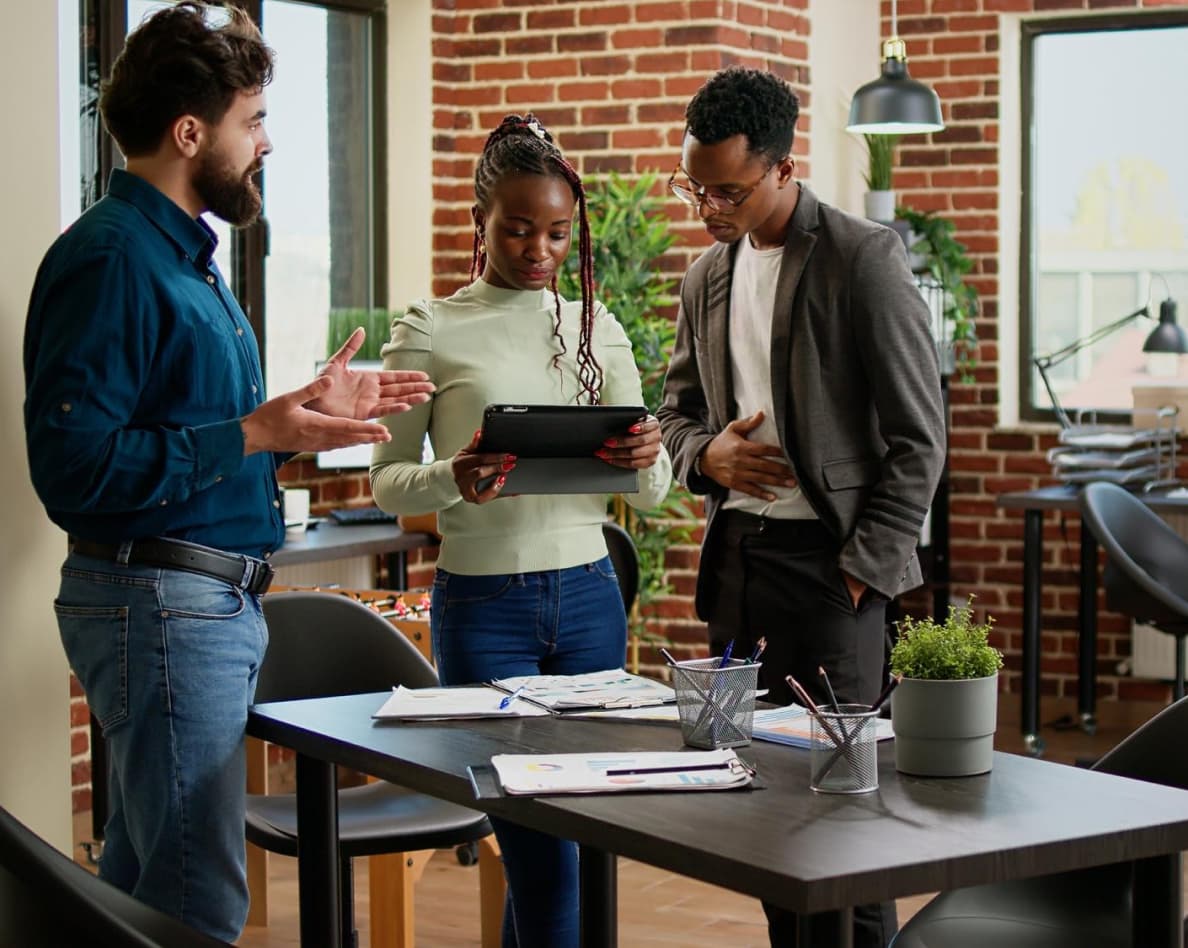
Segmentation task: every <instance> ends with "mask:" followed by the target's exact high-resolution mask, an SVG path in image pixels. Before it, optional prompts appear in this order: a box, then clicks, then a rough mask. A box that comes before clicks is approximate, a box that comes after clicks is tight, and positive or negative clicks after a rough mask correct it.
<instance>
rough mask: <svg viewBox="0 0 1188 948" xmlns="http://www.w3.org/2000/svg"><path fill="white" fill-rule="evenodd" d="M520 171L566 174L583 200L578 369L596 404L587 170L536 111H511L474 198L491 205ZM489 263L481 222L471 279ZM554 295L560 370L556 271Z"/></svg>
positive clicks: (487, 154) (478, 174) (478, 170)
mask: <svg viewBox="0 0 1188 948" xmlns="http://www.w3.org/2000/svg"><path fill="white" fill-rule="evenodd" d="M517 174H521V175H522V174H535V175H544V176H550V177H553V176H555V177H561V178H563V179H565V181H566V182H568V184H569V186H570V188H571V189H572V190H573V197H574V200H575V201H576V202H577V205H578V254H579V261H580V275H581V287H582V321H581V331H580V333H579V334H578V351H577V371H578V381H579V383H580V384H581V386H582V392H584V393H585V395H586V397H587V398H588V399H589V403H590V404H591V405H597V404H598V401H599V394H600V389H601V388H602V378H603V376H602V366H600V365H599V364H598V360H597V359H596V358H595V357H594V348H593V336H594V255H593V250H592V248H591V246H590V224H589V221H588V220H587V218H586V190H585V188H583V187H582V179H581V176H580V175H579V174H578V173H577V171H576V170H575V169H574V167H573V165H571V164H570V163H569V162H568V161H566V160H565V157H564V156H563V155H562V154H561V151H560V149H558V148H557V146H556V145H555V144H553V136H552V135H550V134H549V133H548V131H547V130H546V129H545V127H544V126H543V125H541V124H540V122H539V121H537V119H536V117H535V116H534V115H533V114H532V113H531V112H529V113H528V114H526V115H507V116H505V117H504V119H503V121H502V122H500V123H499V127H498V128H496V129H495V130H494V131H493V132H491V134H490V135H489V136H488V137H487V142H486V144H485V145H483V151H482V154H481V155H479V160H478V164H477V165H476V166H475V169H474V199H475V204H476V205H477V206H478V208H479V209H480V210H481V211H484V212H486V211H488V210H489V209H490V207H491V202H492V198H493V195H494V191H495V188H496V186H497V185H498V184H499V182H500V181H502V180H503V179H504V178H506V177H508V176H511V175H517ZM486 266H487V254H486V249H485V246H484V241H483V231H482V228H481V227H480V226H479V225H478V223H477V222H476V223H475V227H474V252H473V254H472V256H471V260H470V279H471V281H472V282H473V281H474V280H475V279H476V278H477V277H478V276H479V275H480V274H481V273H482V272H483V270H484V269H486ZM552 289H553V301H554V303H555V306H556V309H555V311H554V316H553V336H554V338H556V340H557V342H558V344H559V345H560V347H561V351H560V352H559V353H558V354H557V355H555V356H553V367H554V368H556V369H557V370H558V371H560V366H561V357H562V356H563V355H565V353H566V351H567V350H566V348H565V340H564V339H563V338H562V336H561V296H560V294H559V293H558V292H557V278H556V276H554V277H553V285H552Z"/></svg>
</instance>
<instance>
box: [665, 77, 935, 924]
mask: <svg viewBox="0 0 1188 948" xmlns="http://www.w3.org/2000/svg"><path fill="white" fill-rule="evenodd" d="M798 111H799V109H798V102H797V99H796V96H795V94H794V93H793V92H792V90H791V89H790V88H789V87H788V85H787V84H786V83H785V82H784V81H783V80H781V79H779V78H777V77H776V76H773V75H771V74H770V73H766V72H761V71H758V70H751V69H742V68H738V67H732V68H729V69H726V70H723V71H722V72H719V73H718V74H716V75H715V76H714V77H713V78H711V79H710V80H709V81H708V82H707V83H706V84H705V85H704V86H703V87H702V88H701V90H700V91H698V93H697V94H696V95H695V96H694V97H693V100H692V101H691V102H690V104H689V107H688V109H687V111H686V132H685V138H684V143H683V146H682V149H681V162H680V164H679V165H678V167H677V170H676V171H675V172H674V174H673V177H672V179H671V180H670V182H669V185H670V187H671V188H672V190H673V192H674V194H676V196H677V197H679V198H680V199H681V200H683V201H684V202H685V203H687V204H689V205H690V206H692V207H694V208H695V209H696V210H697V213H698V215H699V217H700V218H701V220H702V221H703V223H704V224H705V227H706V230H707V231H708V232H709V234H710V235H711V236H712V237H713V238H714V240H715V241H716V243H715V244H714V245H713V246H711V247H710V248H709V249H708V250H707V251H706V252H705V253H704V254H702V256H701V257H699V258H698V259H697V260H696V261H695V262H694V263H693V265H692V266H691V267H690V269H689V272H688V274H687V275H686V277H685V279H684V282H683V284H682V286H681V298H680V312H679V314H678V317H677V338H676V345H675V348H674V351H673V356H672V361H671V364H670V366H669V370H668V376H667V379H666V381H665V387H664V403H663V406H662V407H661V408H660V410H659V411H658V413H657V415H658V417H659V419H660V424H661V426H662V429H663V437H664V444H665V446H666V447H667V448H668V452H669V454H670V455H671V457H672V460H673V468H674V471H675V473H676V475H677V477H678V479H679V480H680V481H681V482H682V483H683V484H685V486H686V487H688V488H689V490H691V491H692V492H694V493H697V494H705V495H706V498H707V499H706V520H707V523H706V530H705V538H704V541H703V543H702V551H701V568H700V572H699V574H698V579H697V596H696V607H697V614H698V616H700V617H701V618H702V619H704V620H706V621H707V622H708V624H709V635H710V644H711V649H712V651H714V652H715V654H720V653H721V652H722V651H723V649H724V648H725V646H726V643H728V642H733V643H734V654H735V655H736V656H741V657H745V656H746V655H747V654H748V653H750V652H751V651H753V650H754V648H755V646H756V644H757V642H758V639H759V638H760V637H761V636H762V637H765V638H766V640H767V649H766V651H765V652H764V654H763V658H762V662H763V667H762V670H761V672H762V677H763V684H764V685H765V686H766V687H767V688H769V689H770V700H773V701H777V702H779V703H782V704H787V703H790V702H791V700H792V692H791V689H790V688H789V687H788V686H787V684H786V683H785V680H784V679H785V676H786V675H789V674H791V675H793V676H794V677H795V678H797V679H798V680H799V682H800V683H801V684H802V685H803V686H804V687H805V688H806V689H807V690H808V691H809V692H810V693H811V694H812V695H813V696H814V700H816V701H818V702H821V703H824V702H826V701H827V694H826V692H825V690H824V688H823V686H822V681H821V679H820V677H819V676H818V669H819V668H823V669H825V670H826V671H827V673H828V675H829V677H830V679H831V682H832V685H833V688H834V690H835V691H836V694H837V698H838V700H839V701H841V702H858V703H864V704H869V703H870V702H872V701H873V700H874V699H875V697H876V696H877V695H878V692H879V691H880V690H881V688H882V685H883V683H884V680H885V672H884V661H885V654H886V652H885V649H886V641H887V637H886V632H885V629H884V624H885V618H886V617H885V607H886V603H887V601H888V600H889V599H890V598H892V597H894V596H896V595H897V594H898V593H900V592H903V591H905V590H908V589H911V588H913V587H914V586H918V585H919V584H920V582H921V576H920V567H919V563H918V561H917V559H916V545H917V541H918V540H919V537H920V531H921V528H922V526H923V523H924V518H925V515H926V514H927V512H928V508H929V505H930V504H931V502H932V495H933V491H934V490H935V488H936V482H937V479H938V478H939V476H940V472H941V468H942V466H943V464H944V456H945V425H944V417H943V411H942V403H941V395H940V379H939V373H938V369H937V359H936V348H935V344H934V342H933V340H932V337H931V334H930V332H929V314H928V310H927V307H926V306H925V304H924V301H923V299H922V297H921V295H920V293H919V291H918V290H917V288H916V286H915V284H914V282H913V280H912V275H911V272H910V271H909V269H908V265H907V256H906V253H905V251H904V247H903V243H902V241H901V240H900V238H899V237H898V235H897V234H895V232H894V231H892V230H890V229H889V228H886V227H883V226H882V225H880V224H875V223H872V222H870V221H867V220H864V219H861V218H858V217H854V216H852V215H849V214H846V213H843V212H842V211H839V210H837V209H836V208H833V207H830V206H829V205H827V204H824V203H822V202H820V201H818V200H817V198H816V196H815V195H813V193H812V192H811V191H809V190H808V189H807V188H806V187H804V186H803V185H801V184H799V183H798V182H797V181H796V180H795V179H794V177H793V174H794V171H795V162H794V160H793V158H792V156H791V150H792V137H793V131H794V128H795V125H796V118H797V115H798ZM764 909H765V911H766V912H767V916H768V923H769V932H770V936H771V941H772V945H773V946H776V945H792V944H796V943H797V942H796V928H797V924H798V920H797V918H796V916H795V915H793V914H791V913H788V912H785V911H783V910H780V909H777V908H775V907H774V906H768V905H764ZM838 917H839V916H837V915H835V914H834V915H825V916H815V917H813V918H812V919H809V920H801V923H803V924H805V925H806V926H807V927H808V930H809V931H811V938H810V940H809V942H808V943H809V944H812V945H832V944H835V943H836V942H837V940H838V939H837V936H838V934H839V932H838V931H837V925H838V921H837V919H838ZM894 931H895V907H894V904H893V903H892V904H889V905H883V906H864V907H859V909H857V910H856V911H855V941H854V944H855V945H856V946H883V945H886V944H887V942H888V941H889V939H890V938H891V936H892V934H894ZM800 944H802V945H803V944H805V942H804V941H801V942H800Z"/></svg>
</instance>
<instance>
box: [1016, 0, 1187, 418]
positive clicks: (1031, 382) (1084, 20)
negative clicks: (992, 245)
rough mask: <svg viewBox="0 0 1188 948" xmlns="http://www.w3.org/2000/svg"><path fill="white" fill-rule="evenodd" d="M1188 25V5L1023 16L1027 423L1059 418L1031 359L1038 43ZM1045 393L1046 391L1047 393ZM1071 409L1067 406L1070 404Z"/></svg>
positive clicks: (1022, 354)
mask: <svg viewBox="0 0 1188 948" xmlns="http://www.w3.org/2000/svg"><path fill="white" fill-rule="evenodd" d="M1168 27H1188V10H1185V9H1170V10H1155V11H1112V12H1110V13H1106V14H1102V15H1099V16H1076V17H1053V18H1047V19H1035V20H1024V21H1023V22H1022V24H1021V27H1020V40H1021V46H1022V49H1021V58H1020V67H1021V68H1020V72H1021V78H1022V82H1021V84H1020V86H1021V89H1020V98H1021V102H1020V114H1021V118H1022V125H1021V128H1022V132H1023V134H1022V135H1021V136H1020V148H1021V155H1020V165H1021V171H1022V175H1021V185H1022V186H1021V188H1020V223H1021V224H1022V227H1021V228H1020V241H1019V325H1018V340H1019V352H1018V369H1019V383H1018V384H1019V419H1020V420H1021V421H1026V422H1052V423H1056V422H1057V421H1058V419H1057V417H1056V410H1055V409H1054V408H1042V407H1039V406H1037V405H1036V404H1035V402H1036V401H1037V400H1039V399H1037V397H1036V396H1037V393H1043V386H1042V385H1041V384H1037V382H1036V379H1035V365H1034V363H1033V362H1032V358H1033V355H1034V353H1032V351H1031V340H1032V338H1033V336H1034V328H1035V321H1036V316H1035V313H1034V312H1033V308H1034V300H1035V295H1034V294H1035V292H1036V290H1037V286H1036V276H1037V274H1036V272H1035V268H1034V254H1035V249H1036V248H1035V247H1034V246H1033V232H1034V221H1035V213H1034V211H1035V203H1036V202H1035V164H1034V162H1035V157H1034V153H1033V152H1034V149H1033V142H1034V141H1035V104H1034V103H1035V65H1036V63H1035V43H1036V41H1037V40H1038V39H1039V38H1040V37H1042V36H1046V35H1051V34H1053V33H1098V32H1106V31H1117V30H1143V29H1166V28H1168ZM1043 394H1044V397H1045V398H1046V393H1043ZM1066 410H1067V409H1066ZM1097 417H1098V419H1099V420H1100V421H1103V422H1115V423H1130V421H1131V413H1130V412H1125V411H1104V410H1099V411H1098V412H1097Z"/></svg>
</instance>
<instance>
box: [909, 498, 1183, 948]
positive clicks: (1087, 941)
mask: <svg viewBox="0 0 1188 948" xmlns="http://www.w3.org/2000/svg"><path fill="white" fill-rule="evenodd" d="M1103 486H1104V485H1103ZM1186 730H1188V700H1185V699H1181V700H1179V701H1177V702H1175V703H1174V704H1171V705H1169V706H1168V707H1166V708H1164V709H1163V710H1162V711H1160V712H1159V713H1158V714H1157V715H1155V717H1153V718H1151V720H1149V721H1147V723H1146V724H1143V725H1142V726H1140V727H1139V728H1138V730H1136V731H1135V732H1134V733H1133V734H1131V735H1130V736H1129V737H1126V738H1124V739H1123V740H1122V742H1121V743H1120V744H1118V745H1117V746H1116V747H1114V748H1113V749H1112V750H1110V751H1108V752H1107V753H1106V754H1105V756H1103V757H1102V758H1101V759H1100V760H1098V761H1097V763H1095V764H1094V765H1093V767H1092V768H1091V769H1093V770H1100V771H1102V772H1103V773H1107V774H1114V775H1116V776H1119V777H1131V778H1134V779H1136V780H1146V781H1149V782H1150V783H1158V784H1162V785H1163V786H1166V787H1177V788H1180V789H1186V790H1188V755H1185V754H1184V752H1183V749H1184V734H1185V731H1186ZM1131 885H1132V879H1131V871H1130V867H1129V866H1127V865H1115V866H1096V867H1093V868H1090V869H1079V870H1076V871H1075V872H1065V873H1059V874H1057V875H1051V876H1040V877H1038V878H1034V879H1020V880H1015V881H1012V882H1001V883H993V884H991V885H980V886H973V887H971V888H968V889H955V890H953V891H951V892H942V893H941V894H940V895H938V896H937V897H936V898H934V899H933V900H932V901H931V902H929V903H928V904H927V905H925V906H924V908H922V909H921V910H920V911H919V912H917V913H916V914H915V915H914V916H912V918H911V919H909V920H908V922H907V924H906V925H904V927H903V928H902V929H901V930H900V932H899V934H898V935H897V936H896V937H895V938H894V939H893V940H892V942H891V945H892V948H1131V944H1130V941H1131V938H1130V935H1131V918H1130V889H1131ZM1136 948H1141V946H1136Z"/></svg>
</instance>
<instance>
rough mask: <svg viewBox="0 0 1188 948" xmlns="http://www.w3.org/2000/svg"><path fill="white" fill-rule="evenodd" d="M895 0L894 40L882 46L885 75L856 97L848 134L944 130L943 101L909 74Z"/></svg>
mask: <svg viewBox="0 0 1188 948" xmlns="http://www.w3.org/2000/svg"><path fill="white" fill-rule="evenodd" d="M895 3H896V0H891V38H890V39H888V40H885V41H884V42H883V67H882V75H880V76H879V78H878V79H876V80H875V81H874V82H868V83H867V84H866V85H864V86H863V87H862V88H861V89H859V90H858V91H857V92H855V93H854V99H853V101H852V102H850V121H849V122H848V123H847V125H846V131H847V132H862V133H864V134H867V135H912V134H916V133H919V132H939V131H941V129H943V128H944V127H945V122H944V119H942V118H941V106H940V99H938V98H937V95H936V93H935V92H933V91H932V89H930V88H929V87H928V86H926V85H924V83H922V82H917V81H916V80H915V79H913V78H912V77H911V76H909V75H908V71H907V47H906V45H905V44H904V42H903V40H901V39H900V38H899V37H898V36H897V35H896V33H897V29H898V25H897V23H896V9H895Z"/></svg>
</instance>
